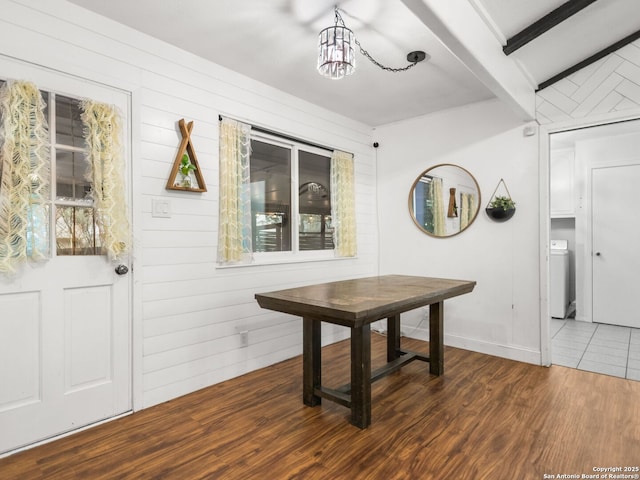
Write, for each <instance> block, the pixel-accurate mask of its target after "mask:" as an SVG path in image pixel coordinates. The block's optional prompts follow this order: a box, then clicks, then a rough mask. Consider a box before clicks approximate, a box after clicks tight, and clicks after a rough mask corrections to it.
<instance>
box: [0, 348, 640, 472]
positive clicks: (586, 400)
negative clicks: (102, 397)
mask: <svg viewBox="0 0 640 480" xmlns="http://www.w3.org/2000/svg"><path fill="white" fill-rule="evenodd" d="M372 340H373V342H372V343H373V346H372V348H373V352H374V367H375V366H376V365H380V364H381V363H383V362H384V355H385V354H386V349H385V340H384V339H383V338H381V337H379V336H377V335H374V336H373V339H372ZM403 346H404V347H406V348H411V349H414V350H423V351H425V352H426V351H427V344H426V343H425V342H420V341H417V340H411V339H403ZM348 348H349V343H348V341H345V342H340V343H338V344H335V345H331V346H329V347H325V349H324V350H323V372H324V377H323V378H325V379H326V380H325V381H326V383H327V384H330V385H335V386H337V385H341V384H342V383H345V382H347V381H348V375H349V351H348ZM301 362H302V359H301V357H297V358H294V359H291V360H287V361H285V362H282V363H279V364H277V365H273V366H271V367H268V368H265V369H262V370H259V371H256V372H253V373H250V374H247V375H244V376H242V377H239V378H235V379H233V380H230V381H227V382H224V383H222V384H218V385H214V386H212V387H209V388H206V389H203V390H200V391H198V392H195V393H193V394H190V395H187V396H184V397H181V398H178V399H175V400H172V401H170V402H167V403H164V404H161V405H158V406H155V407H152V408H148V409H146V410H143V411H140V412H137V413H134V414H133V415H130V416H127V417H124V418H121V419H119V420H116V421H113V422H109V423H106V424H103V425H100V426H97V427H95V428H91V429H89V430H86V431H84V432H81V433H78V434H75V435H71V436H69V437H66V438H62V439H59V440H57V441H54V442H51V443H48V444H45V445H42V446H39V447H36V448H33V449H30V450H27V451H24V452H20V453H17V454H15V455H12V456H9V457H6V458H4V459H0V478H1V479H3V480H7V479H20V480H26V479H47V480H49V479H55V480H58V479H86V480H93V479H102V478H105V479H130V478H133V479H138V478H141V479H146V478H149V479H181V480H182V479H189V480H190V479H200V478H206V479H253V478H257V479H269V480H272V479H323V480H324V479H329V480H333V479H349V480H351V479H384V480H390V479H474V480H476V479H495V480H501V479H505V480H507V479H508V480H514V479H525V480H527V479H532V480H533V479H543V478H553V477H551V475H555V478H561V477H558V475H571V474H574V475H575V474H577V475H578V476H579V477H580V476H581V475H582V474H585V475H593V474H594V473H595V472H594V468H595V467H625V466H631V467H633V466H638V465H640V382H634V381H631V380H625V379H622V378H615V377H608V376H603V375H598V374H594V373H589V372H583V371H580V370H574V369H570V368H565V367H558V366H553V367H551V368H544V367H536V366H532V365H528V364H524V363H519V362H514V361H510V360H505V359H501V358H496V357H491V356H487V355H481V354H478V353H473V352H468V351H464V350H460V349H455V348H450V347H447V348H446V350H445V374H444V376H441V377H434V376H432V375H430V374H429V373H428V365H426V364H424V363H422V362H414V363H411V364H409V365H407V366H405V367H403V369H402V370H401V371H399V372H396V373H394V374H392V375H390V376H388V377H385V378H383V379H382V380H380V381H378V382H376V383H375V384H374V385H373V388H372V401H373V410H372V415H373V422H372V425H371V427H369V428H368V429H367V430H360V429H358V428H356V427H354V426H352V425H351V424H349V422H348V417H349V411H348V409H346V408H344V407H342V406H339V405H337V404H334V403H332V402H329V401H326V400H325V401H324V402H323V404H322V405H321V406H319V407H315V408H309V407H305V406H304V405H303V404H302V363H301ZM0 434H1V432H0ZM634 473H638V472H634ZM545 474H547V475H548V476H547V477H545V476H544V475H545ZM601 478H602V477H601Z"/></svg>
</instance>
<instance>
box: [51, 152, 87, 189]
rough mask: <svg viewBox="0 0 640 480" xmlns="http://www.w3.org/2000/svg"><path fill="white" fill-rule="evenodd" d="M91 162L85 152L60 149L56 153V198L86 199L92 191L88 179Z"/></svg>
mask: <svg viewBox="0 0 640 480" xmlns="http://www.w3.org/2000/svg"><path fill="white" fill-rule="evenodd" d="M88 171H89V164H88V162H87V159H86V157H85V155H84V153H74V152H64V151H58V152H57V155H56V198H57V199H58V200H62V199H64V200H84V199H85V198H87V196H88V194H89V192H90V191H91V185H90V183H89V181H88V180H87V179H86V176H87V173H88Z"/></svg>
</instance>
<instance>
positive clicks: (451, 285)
mask: <svg viewBox="0 0 640 480" xmlns="http://www.w3.org/2000/svg"><path fill="white" fill-rule="evenodd" d="M475 284H476V282H475V281H468V280H452V279H447V278H430V277H420V276H407V275H384V276H376V277H366V278H356V279H352V280H342V281H337V282H329V283H320V284H315V285H307V286H303V287H297V288H289V289H285V290H278V291H274V292H268V293H258V294H256V295H255V298H256V300H257V301H258V304H259V305H260V306H261V307H262V308H266V309H269V310H275V311H278V312H283V313H288V314H291V315H297V316H299V317H302V325H303V329H302V332H303V354H302V357H303V362H302V363H303V402H304V404H305V405H308V406H316V405H319V404H320V403H321V399H322V398H326V399H328V400H331V401H334V402H337V403H339V404H341V405H344V406H346V407H347V408H350V409H351V423H352V424H353V425H355V426H357V427H359V428H362V429H364V428H367V427H368V426H369V425H371V383H372V382H374V381H376V380H379V379H380V378H382V377H384V376H386V375H388V374H390V373H392V372H394V371H396V370H398V369H399V368H400V367H402V366H403V365H406V364H407V363H408V362H411V361H413V360H421V361H424V362H428V363H429V371H430V372H431V374H433V375H442V374H443V373H444V344H443V338H444V332H443V327H444V325H443V323H444V300H446V299H448V298H451V297H456V296H458V295H463V294H465V293H469V292H471V291H472V290H473V288H474V287H475ZM426 305H429V355H428V356H427V355H424V354H421V353H418V352H412V351H408V350H403V349H402V348H401V345H400V314H401V313H403V312H407V311H409V310H414V309H416V308H420V307H424V306H426ZM385 318H386V319H387V364H386V365H384V366H383V367H381V368H379V369H377V370H375V371H374V372H372V371H371V323H372V322H375V321H377V320H381V319H385ZM321 322H327V323H333V324H338V325H343V326H345V327H349V328H350V329H351V383H349V384H347V385H344V386H342V387H339V388H337V389H332V388H328V387H325V386H323V385H322V371H321V350H322V348H321Z"/></svg>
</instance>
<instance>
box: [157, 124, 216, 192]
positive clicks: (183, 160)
mask: <svg viewBox="0 0 640 480" xmlns="http://www.w3.org/2000/svg"><path fill="white" fill-rule="evenodd" d="M178 126H179V127H180V132H181V133H182V141H181V142H180V147H178V153H177V155H176V159H175V161H174V162H173V168H172V169H171V173H170V174H169V179H168V180H167V187H166V188H167V190H184V191H187V192H206V191H207V185H206V183H205V182H204V178H203V177H202V172H201V169H200V165H199V164H198V157H196V151H195V149H194V148H193V143H191V132H192V131H193V122H189V123H188V124H187V123H185V121H184V119H182V120H180V121H179V122H178ZM178 173H180V175H181V177H182V178H180V179H179V180H178V179H177V176H178ZM192 174H193V175H192ZM192 176H193V177H195V179H196V182H197V184H196V185H194V184H193V178H192Z"/></svg>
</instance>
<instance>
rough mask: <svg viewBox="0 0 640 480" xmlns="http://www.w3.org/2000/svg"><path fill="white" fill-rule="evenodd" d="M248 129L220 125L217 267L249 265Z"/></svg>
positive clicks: (226, 122)
mask: <svg viewBox="0 0 640 480" xmlns="http://www.w3.org/2000/svg"><path fill="white" fill-rule="evenodd" d="M250 135H251V126H250V125H246V124H244V123H240V122H237V121H235V120H231V119H228V118H223V119H222V121H221V122H220V201H219V204H220V207H219V208H220V212H219V217H218V263H219V264H221V265H225V264H226V265H230V264H238V263H250V262H251V261H252V259H253V248H252V242H251V186H250V176H249V174H250V170H249V158H250V156H251V137H250Z"/></svg>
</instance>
